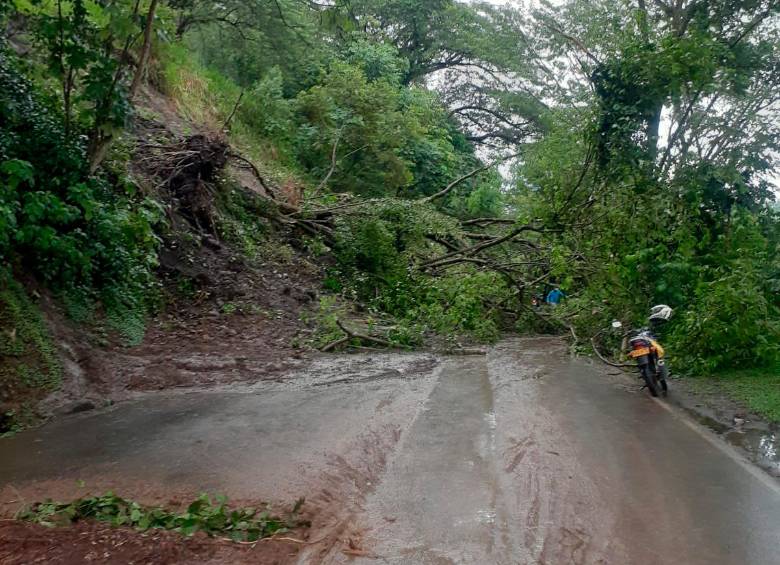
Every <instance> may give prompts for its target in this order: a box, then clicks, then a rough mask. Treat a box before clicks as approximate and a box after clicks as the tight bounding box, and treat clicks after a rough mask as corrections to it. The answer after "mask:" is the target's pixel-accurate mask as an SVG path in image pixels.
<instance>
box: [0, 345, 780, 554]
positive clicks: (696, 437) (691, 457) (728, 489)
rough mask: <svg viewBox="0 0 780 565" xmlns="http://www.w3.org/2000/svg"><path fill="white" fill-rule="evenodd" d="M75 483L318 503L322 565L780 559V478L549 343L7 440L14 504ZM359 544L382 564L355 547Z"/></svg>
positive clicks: (106, 417) (149, 402) (149, 407)
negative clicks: (19, 498)
mask: <svg viewBox="0 0 780 565" xmlns="http://www.w3.org/2000/svg"><path fill="white" fill-rule="evenodd" d="M76 478H79V479H82V480H85V481H86V482H87V484H88V485H94V486H95V487H96V488H97V487H100V488H103V487H113V488H118V489H119V490H120V491H121V492H127V489H130V491H131V493H133V492H141V493H143V492H148V493H152V492H155V489H158V490H159V489H163V490H166V489H167V490H168V491H170V492H173V491H177V492H178V491H182V492H191V491H193V490H195V491H197V490H203V489H208V490H212V491H215V490H216V491H222V492H227V493H228V494H229V495H231V496H232V497H233V498H239V499H241V498H244V499H257V498H262V499H267V500H268V499H270V500H279V499H282V500H284V499H291V498H292V497H296V496H299V495H306V496H307V497H308V499H309V501H310V502H309V504H310V507H311V508H312V509H313V511H314V512H316V515H317V519H316V520H315V526H316V527H317V528H319V529H321V530H322V531H324V532H330V533H331V534H332V535H331V536H330V537H329V538H326V541H324V542H323V543H322V544H319V545H317V544H315V545H314V546H312V547H310V548H307V550H306V551H304V552H303V555H302V557H301V561H302V562H310V563H347V562H356V563H366V564H368V563H377V562H379V563H398V564H401V563H408V564H417V563H419V564H452V563H459V564H460V563H463V564H471V563H480V564H491V563H496V564H526V563H528V564H532V563H533V564H546V565H557V564H569V563H575V564H591V563H610V564H612V563H614V564H634V563H636V564H642V565H645V564H675V565H677V564H699V563H701V564H707V565H719V564H734V565H737V564H739V565H742V564H756V565H759V564H772V565H776V564H778V563H780V488H778V486H777V482H776V481H775V480H774V479H772V478H770V477H769V476H768V475H764V474H763V472H761V471H759V470H757V469H755V468H753V467H751V466H750V465H749V464H747V463H745V462H744V461H742V460H741V459H739V457H738V456H735V455H734V454H733V452H731V451H730V449H729V448H727V447H725V445H722V444H721V443H720V440H719V439H717V438H715V437H714V436H712V435H711V434H710V433H709V432H708V431H706V430H703V429H700V428H698V427H697V426H696V425H694V424H692V423H691V422H690V421H688V420H687V419H686V418H685V417H683V416H681V415H680V414H678V413H677V412H676V411H674V410H671V409H669V408H668V407H666V406H665V405H664V404H663V403H662V402H657V401H654V400H652V399H650V398H649V397H647V396H646V395H645V394H643V393H639V392H638V385H636V386H635V385H633V384H632V383H630V382H628V381H626V379H625V378H624V377H621V376H614V375H613V376H610V375H608V374H606V373H605V371H604V370H603V368H602V367H601V366H592V365H591V364H589V363H588V362H587V361H584V360H580V359H573V358H570V357H569V356H568V355H567V354H566V349H565V347H564V346H563V345H561V344H559V343H558V342H555V341H553V340H549V339H525V340H514V341H509V342H505V343H502V344H501V345H500V346H498V347H497V348H495V349H494V350H492V351H491V353H490V354H489V355H488V356H487V357H466V358H450V359H445V360H442V361H440V362H437V360H435V359H434V358H432V357H429V356H425V355H376V356H368V355H362V356H353V357H349V358H347V359H331V360H323V361H321V362H320V363H319V365H315V366H314V367H312V369H311V370H310V371H309V372H308V373H307V374H306V375H302V376H298V377H297V378H295V379H291V380H289V381H282V382H279V383H271V384H263V385H262V386H261V387H258V388H248V389H233V390H227V391H211V392H200V393H190V394H177V395H166V396H156V397H150V398H148V399H142V400H138V401H135V402H131V403H127V404H123V405H120V406H117V407H115V408H113V409H111V410H109V411H106V412H104V413H96V414H91V415H88V416H83V417H78V418H72V419H69V420H63V421H62V422H59V423H54V424H52V425H49V426H46V427H44V428H43V429H41V430H39V431H36V432H31V433H26V434H20V435H19V436H17V437H16V438H13V439H12V440H1V441H0V485H3V484H6V485H7V484H8V483H13V489H14V492H16V491H19V492H21V493H22V494H23V495H24V496H41V495H43V494H45V493H49V492H57V493H66V492H69V491H74V490H77V487H76V486H74V484H75V479H76ZM7 488H9V487H7ZM122 488H124V489H125V490H124V491H122ZM144 489H147V491H144ZM6 490H7V489H6ZM6 490H3V491H2V492H3V493H4V494H7V492H6ZM314 535H315V536H316V535H317V534H314ZM349 539H351V540H352V543H351V545H352V547H353V549H355V548H357V549H356V551H352V553H365V554H368V555H367V556H365V557H358V558H355V557H354V556H348V555H345V553H344V552H343V550H344V549H345V547H347V546H348V541H347V540H349ZM335 540H339V541H338V542H336V543H332V544H329V542H334V541H335ZM345 544H347V545H345Z"/></svg>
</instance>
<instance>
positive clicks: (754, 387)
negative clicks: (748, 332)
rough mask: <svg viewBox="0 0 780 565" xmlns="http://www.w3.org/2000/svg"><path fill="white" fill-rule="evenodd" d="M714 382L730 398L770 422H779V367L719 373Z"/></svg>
mask: <svg viewBox="0 0 780 565" xmlns="http://www.w3.org/2000/svg"><path fill="white" fill-rule="evenodd" d="M715 382H716V383H717V384H718V385H719V386H720V387H722V389H723V390H724V391H725V392H726V394H728V395H729V396H731V397H732V398H734V399H736V400H738V401H740V402H743V403H744V404H745V405H746V406H747V407H748V408H749V409H750V410H752V411H754V412H756V413H757V414H760V415H761V416H763V417H764V418H767V419H768V420H770V421H772V422H780V366H776V367H770V368H760V369H741V370H736V371H729V372H726V373H721V374H719V375H717V376H716V377H715Z"/></svg>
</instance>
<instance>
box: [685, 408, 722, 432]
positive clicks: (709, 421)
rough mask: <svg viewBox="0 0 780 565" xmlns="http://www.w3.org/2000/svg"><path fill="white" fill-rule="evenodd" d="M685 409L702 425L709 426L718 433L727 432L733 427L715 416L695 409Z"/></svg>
mask: <svg viewBox="0 0 780 565" xmlns="http://www.w3.org/2000/svg"><path fill="white" fill-rule="evenodd" d="M685 411H686V412H688V414H689V415H690V416H691V417H692V418H693V419H694V420H696V421H697V422H699V423H700V424H701V425H702V426H706V427H708V428H709V429H711V430H712V431H713V432H715V433H716V434H725V433H726V432H727V431H729V430H730V429H731V427H729V426H727V425H726V424H723V423H721V422H718V421H717V420H716V419H715V418H710V417H709V416H707V415H705V414H701V413H700V412H696V411H695V410H691V409H686V410H685Z"/></svg>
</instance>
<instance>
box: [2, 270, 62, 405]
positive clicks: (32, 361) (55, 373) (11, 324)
mask: <svg viewBox="0 0 780 565" xmlns="http://www.w3.org/2000/svg"><path fill="white" fill-rule="evenodd" d="M0 319H2V320H3V327H2V328H0V399H4V400H11V399H14V398H17V397H24V396H33V397H38V396H40V395H41V394H43V393H46V392H49V391H52V390H54V389H56V387H57V386H59V383H60V379H61V376H62V367H61V365H60V361H59V358H58V355H57V350H56V348H55V346H54V343H53V341H52V338H51V335H50V334H49V330H48V328H47V327H46V324H45V322H44V321H43V318H42V316H41V312H40V310H39V309H38V307H37V306H36V305H35V304H34V303H33V302H32V301H31V300H30V298H29V296H27V293H26V292H25V291H24V288H23V287H22V286H21V285H20V284H19V283H18V282H16V281H15V280H14V279H13V278H12V277H11V275H10V274H9V273H8V272H6V271H4V270H1V269H0Z"/></svg>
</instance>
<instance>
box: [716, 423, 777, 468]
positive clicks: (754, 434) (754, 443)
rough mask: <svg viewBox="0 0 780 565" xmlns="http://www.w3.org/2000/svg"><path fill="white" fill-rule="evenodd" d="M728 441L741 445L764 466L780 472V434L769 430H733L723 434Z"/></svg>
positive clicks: (737, 445)
mask: <svg viewBox="0 0 780 565" xmlns="http://www.w3.org/2000/svg"><path fill="white" fill-rule="evenodd" d="M723 437H724V438H725V440H726V441H727V442H729V443H730V444H731V445H734V446H736V447H741V448H742V449H744V450H745V451H747V452H748V453H750V455H751V456H752V457H753V458H754V459H755V461H756V463H758V464H759V465H761V466H762V467H766V468H769V469H770V470H772V471H773V474H780V434H777V433H775V432H771V431H768V430H758V429H747V430H733V431H730V432H729V433H727V434H725V435H724V436H723Z"/></svg>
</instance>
